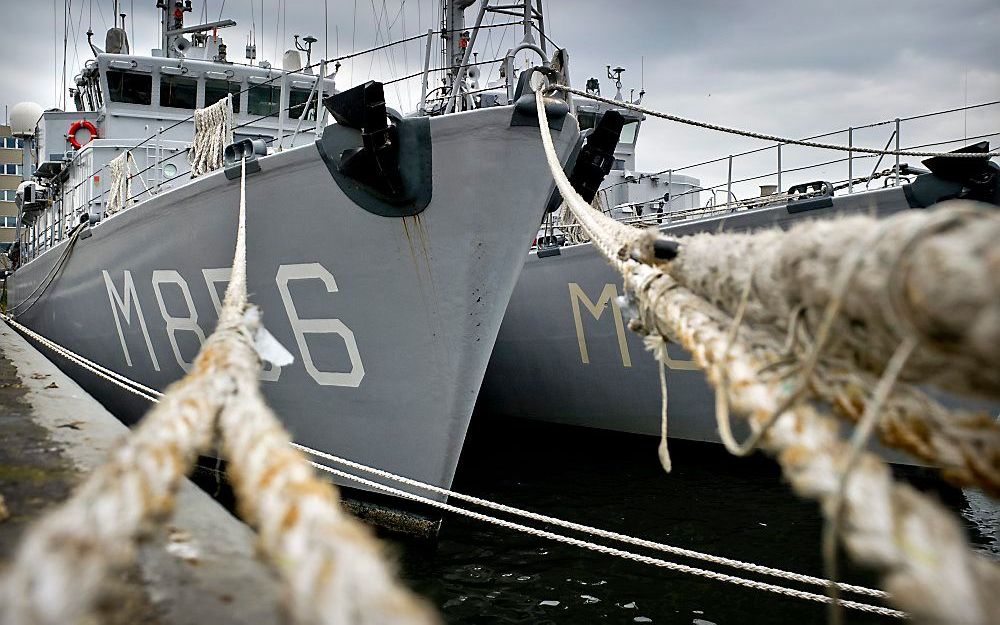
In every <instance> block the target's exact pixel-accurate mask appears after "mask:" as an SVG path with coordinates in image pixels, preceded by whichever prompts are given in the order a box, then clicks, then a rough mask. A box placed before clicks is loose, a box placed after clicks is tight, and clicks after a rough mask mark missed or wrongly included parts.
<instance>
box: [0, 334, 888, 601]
mask: <svg viewBox="0 0 1000 625" xmlns="http://www.w3.org/2000/svg"><path fill="white" fill-rule="evenodd" d="M4 320H5V321H6V322H7V323H9V324H10V325H11V326H12V327H14V328H15V329H16V330H18V331H22V332H24V333H25V334H26V335H28V336H29V337H31V338H33V339H35V340H36V341H38V342H39V343H41V344H42V345H44V346H46V347H48V348H49V349H51V350H52V351H54V352H56V353H57V354H59V355H61V356H63V357H65V358H67V359H68V360H70V361H72V362H74V363H75V364H77V365H79V366H81V367H83V368H85V369H87V370H89V371H90V372H91V373H94V374H95V375H98V376H99V377H101V378H103V379H105V380H107V381H108V382H111V383H112V384H115V385H117V386H119V387H121V388H123V389H126V390H129V391H130V392H133V393H135V394H137V395H139V396H140V397H143V398H144V399H146V400H147V401H150V402H152V403H157V402H159V401H160V397H162V396H163V394H162V393H160V392H159V391H156V390H155V389H151V388H149V387H148V386H145V385H143V384H141V383H139V382H136V381H135V380H132V379H130V378H128V377H126V376H124V375H121V374H119V373H116V372H114V371H111V370H109V369H106V368H105V367H102V366H101V365H98V364H97V363H94V362H92V361H90V360H89V359H87V358H85V357H83V356H80V355H79V354H76V353H75V352H73V351H72V350H70V349H68V348H66V347H64V346H61V345H59V344H58V343H55V342H54V341H52V340H50V339H48V338H46V337H44V336H42V335H40V334H39V333H37V332H35V331H33V330H31V329H30V328H27V327H26V326H24V325H23V324H21V323H20V322H18V321H16V320H14V319H12V318H10V317H9V316H4ZM138 389H146V390H147V391H148V392H142V391H140V390H138ZM291 445H292V447H295V448H297V449H299V450H300V451H303V452H305V453H307V454H310V455H313V456H316V457H319V458H325V459H327V460H330V461H332V462H337V463H340V464H342V465H344V466H349V467H351V468H354V469H356V470H359V471H364V472H367V473H371V474H372V475H376V476H379V477H382V478H385V479H390V480H393V481H395V482H398V483H400V484H405V485H408V486H413V487H416V488H422V489H425V490H428V491H432V492H436V493H439V494H443V495H447V496H449V497H454V498H456V499H460V500H462V501H466V502H469V503H472V504H476V505H480V506H483V507H485V508H490V509H493V510H497V511H501V512H506V513H508V514H512V515H514V516H520V517H523V518H528V519H531V520H534V521H538V522H542V523H549V524H552V525H556V526H559V527H563V528H566V529H570V530H575V531H579V532H581V533H587V534H591V535H594V536H600V537H602V538H607V539H609V540H615V541H618V542H622V543H625V544H630V545H633V546H637V547H643V548H647V549H650V550H655V551H662V552H666V553H671V554H674V555H679V556H684V557H689V558H692V559H698V560H703V561H706V562H711V563H713V564H719V565H723V566H730V567H733V568H737V569H742V570H745V571H748V572H752V573H757V574H760V575H770V576H773V577H779V578H783V579H787V580H789V581H795V582H800V583H803V584H812V585H821V586H826V585H828V584H829V582H828V581H827V580H824V579H822V578H817V577H813V576H809V575H804V574H801V573H795V572H792V571H785V570H782V569H777V568H773V567H767V566H763V565H758V564H754V563H750V562H743V561H741V560H735V559H731V558H725V557H722V556H715V555H712V554H707V553H703V552H698V551H694V550H689V549H684V548H682V547H675V546H672V545H667V544H664V543H659V542H654V541H649V540H645V539H641V538H636V537H632V536H628V535H626V534H620V533H617V532H611V531H608V530H602V529H600V528H596V527H591V526H588V525H583V524H580V523H573V522H571V521H566V520H564V519H559V518H557V517H551V516H548V515H543V514H538V513H535V512H530V511H528V510H523V509H520V508H515V507H513V506H507V505H505V504H501V503H497V502H493V501H489V500H486V499H482V498H479V497H474V496H472V495H466V494H464V493H460V492H457V491H453V490H449V489H445V488H441V487H438V486H433V485H431V484H427V483H424V482H421V481H419V480H414V479H412V478H408V477H404V476H401V475H396V474H394V473H390V472H388V471H384V470H382V469H378V468H375V467H369V466H367V465H364V464H362V463H359V462H355V461H352V460H348V459H346V458H341V457H339V456H335V455H333V454H327V453H325V452H321V451H319V450H315V449H311V448H309V447H306V446H304V445H300V444H298V443H295V442H292V443H291ZM311 464H312V465H313V466H314V467H316V468H317V469H319V470H321V471H325V472H328V473H332V474H337V475H339V474H342V475H343V477H344V478H345V479H350V480H352V481H355V482H358V483H363V484H369V483H370V484H371V485H372V487H373V488H377V489H380V490H383V492H387V493H388V494H392V495H394V496H399V497H403V498H405V499H410V500H412V501H417V502H420V503H425V504H427V505H430V506H433V507H437V508H440V509H442V510H447V511H449V512H453V513H455V514H458V515H461V516H466V517H469V518H473V519H476V520H479V521H482V522H485V523H491V524H494V525H498V526H500V527H504V528H506V529H510V530H514V531H519V532H522V533H526V534H529V535H533V536H537V537H541V538H546V539H549V540H554V541H557V542H561V543H563V544H569V545H573V546H576V547H581V548H583V549H588V550H590V551H596V552H598V553H603V554H605V555H613V556H616V557H621V558H623V559H627V560H632V561H634V562H639V563H642V564H648V565H651V566H657V567H659V568H666V569H669V570H674V571H677V572H681V573H688V574H691V575H695V576H699V577H704V578H708V579H712V580H715V581H722V582H726V583H731V584H735V585H739V586H744V587H747V588H752V589H756V590H762V591H766V592H772V593H776V594H781V595H784V596H787V597H792V598H796V599H803V600H807V601H813V602H818V603H830V602H831V601H832V600H831V599H830V598H829V597H827V596H825V595H819V594H816V593H810V592H806V591H802V590H797V589H794V588H787V587H784V586H779V585H776V584H768V583H766V582H759V581H755V580H750V579H745V578H741V577H738V576H735V575H727V574H724V573H717V572H715V571H709V570H706V569H699V568H697V567H692V566H688V565H684V564H679V563H675V562H670V561H667V560H663V559H659V558H652V557H649V556H644V555H641V554H637V553H632V552H629V551H625V550H622V549H615V548H613V547H607V546H604V545H599V544H596V543H592V542H589V541H585V540H581V539H578V538H572V537H569V536H564V535H561V534H557V533H554V532H548V531H546V530H540V529H537V528H532V527H529V526H526V525H522V524H518V523H514V522H511V521H507V520H504V519H500V518H496V517H492V516H489V515H485V514H481V513H478V512H474V511H471V510H466V509H464V508H461V507H458V506H454V505H451V504H446V503H443V502H439V501H435V500H433V499H430V498H427V497H422V496H420V495H417V494H414V493H409V492H407V491H402V490H399V489H394V488H392V487H391V486H385V485H383V484H379V483H378V482H371V481H370V480H366V479H365V478H363V477H360V476H358V475H354V474H351V473H348V472H345V471H340V470H339V469H334V468H333V467H329V466H327V465H324V464H321V463H317V462H312V463H311ZM386 489H388V490H386ZM838 586H839V587H840V588H841V589H842V590H844V591H847V592H853V593H857V594H861V595H867V596H870V597H875V598H885V597H887V596H888V595H887V593H885V592H884V591H881V590H877V589H873V588H867V587H864V586H857V585H854V584H847V583H842V582H841V583H838ZM842 604H843V605H844V606H845V607H848V608H851V609H857V610H861V611H865V612H870V613H874V614H880V615H883V616H891V617H897V618H905V616H906V614H905V613H904V612H902V611H899V610H894V609H892V608H886V607H882V606H877V605H872V604H866V603H862V602H853V601H843V602H842Z"/></svg>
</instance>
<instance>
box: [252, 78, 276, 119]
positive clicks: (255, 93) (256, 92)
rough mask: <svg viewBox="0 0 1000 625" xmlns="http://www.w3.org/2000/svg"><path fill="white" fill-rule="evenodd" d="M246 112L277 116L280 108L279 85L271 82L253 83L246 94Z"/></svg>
mask: <svg viewBox="0 0 1000 625" xmlns="http://www.w3.org/2000/svg"><path fill="white" fill-rule="evenodd" d="M247 95H248V96H249V97H248V98H247V112H248V113H250V114H251V115H267V116H269V117H277V116H278V111H279V110H280V109H281V87H276V86H274V85H271V84H266V85H254V86H251V87H250V92H249V93H248V94H247Z"/></svg>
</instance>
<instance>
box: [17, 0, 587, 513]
mask: <svg viewBox="0 0 1000 625" xmlns="http://www.w3.org/2000/svg"><path fill="white" fill-rule="evenodd" d="M470 4H471V3H470V2H469V1H468V0H466V1H465V2H445V3H443V9H444V15H445V18H446V24H445V27H444V37H439V36H438V37H432V34H431V33H428V35H427V59H428V65H427V66H425V67H427V68H428V69H425V73H424V77H423V83H424V97H423V98H422V100H421V102H420V104H419V106H418V108H417V111H416V112H415V113H413V114H410V115H407V116H405V117H404V116H401V115H399V114H398V113H396V112H395V111H393V110H392V109H388V108H387V107H386V104H385V99H384V96H383V90H382V85H381V84H379V83H377V82H368V83H365V84H362V85H359V86H357V87H354V88H352V89H349V90H346V91H343V92H341V91H339V90H338V89H337V87H336V82H335V77H334V74H335V71H336V67H337V65H334V63H333V62H331V63H326V62H323V63H321V64H318V70H319V71H318V72H317V67H316V65H317V64H313V63H311V62H310V60H311V59H310V57H309V56H307V61H306V64H305V66H302V60H301V55H300V54H299V53H298V51H296V50H291V51H289V52H287V53H286V54H285V58H284V63H283V68H282V69H277V68H272V67H271V66H270V65H269V64H267V63H266V62H260V63H257V64H256V65H253V64H237V63H233V62H230V61H229V60H228V59H227V52H226V45H225V43H224V42H223V40H222V38H221V37H220V36H219V35H218V31H219V29H222V28H225V27H228V26H231V25H233V24H235V23H234V22H232V21H229V20H226V21H222V22H214V23H209V24H200V25H195V26H185V24H184V23H183V19H184V15H185V13H186V12H187V11H189V10H190V6H191V3H190V2H188V3H186V4H184V3H181V2H162V1H161V2H158V3H157V7H158V9H159V10H161V12H162V24H161V28H162V33H163V36H162V40H161V43H162V45H161V47H160V49H158V50H154V51H153V53H152V54H151V55H149V56H142V55H137V54H132V53H130V51H129V48H128V41H127V37H126V34H125V29H124V28H123V27H122V26H123V24H122V26H119V25H118V24H116V27H115V28H113V29H111V31H110V32H109V33H108V36H107V46H106V49H104V50H100V49H98V48H97V47H96V46H94V45H93V44H91V48H92V49H93V51H94V58H93V59H91V60H89V61H87V62H86V64H85V66H84V67H83V69H82V71H81V72H80V74H79V75H77V76H76V79H75V85H74V87H73V89H72V91H71V92H70V95H71V97H72V101H73V103H74V104H75V110H73V111H62V110H58V109H50V110H48V111H45V112H41V110H40V108H39V107H37V106H36V105H30V104H22V105H19V106H18V107H15V108H16V110H15V111H14V114H13V116H12V123H13V126H14V132H15V133H16V134H17V135H18V136H20V137H23V138H24V144H25V148H24V153H23V154H24V161H25V163H24V164H25V167H24V172H25V173H26V176H25V181H24V182H23V183H22V184H21V187H20V189H19V190H18V192H17V203H18V205H19V207H20V216H19V230H18V234H17V243H16V244H15V245H14V246H13V247H12V249H11V251H10V259H11V261H13V264H14V270H13V273H11V274H10V275H9V276H8V278H7V281H6V286H7V292H6V297H7V304H8V306H7V311H8V312H9V314H10V315H12V316H13V317H14V318H15V319H16V320H17V321H18V322H20V323H22V324H24V325H25V326H27V327H28V328H30V329H32V330H34V331H36V332H38V333H40V334H42V335H43V336H45V337H47V338H49V339H51V340H52V341H55V342H56V343H59V344H61V345H63V346H65V347H67V348H69V349H70V350H72V351H74V352H76V353H78V354H81V355H82V356H84V357H86V358H88V359H90V360H92V361H95V362H96V363H98V364H100V365H102V366H104V367H107V368H108V369H111V370H113V371H117V372H120V373H122V374H124V375H125V376H127V377H129V378H132V379H134V380H137V381H139V382H141V383H143V384H146V385H148V386H151V387H154V388H156V389H163V388H164V387H165V386H166V385H168V384H170V383H171V382H173V381H174V380H177V379H178V378H180V377H181V376H182V375H183V374H184V372H185V371H186V370H188V369H189V368H190V367H191V363H192V361H193V360H194V358H195V355H196V354H197V352H198V349H199V347H200V345H201V344H202V343H203V342H204V340H205V338H206V335H207V334H209V333H210V332H211V330H212V329H213V327H214V324H215V322H216V318H217V314H218V310H219V307H220V297H221V294H222V292H223V291H224V289H225V286H226V282H227V280H228V275H229V272H230V263H231V262H232V254H233V245H234V241H235V235H236V219H237V213H238V203H239V188H240V184H239V183H240V180H239V177H240V176H239V171H240V170H239V167H240V161H241V158H242V156H244V155H245V156H247V157H248V164H247V171H248V175H247V178H246V197H247V229H248V235H247V236H248V254H247V256H248V263H249V264H248V275H249V284H248V291H249V293H250V296H251V301H253V302H255V303H256V304H258V305H260V306H261V308H262V310H263V313H264V323H265V325H266V327H267V328H268V329H269V331H270V332H271V333H272V334H273V335H274V336H275V337H276V338H277V340H278V341H279V342H280V343H281V344H282V345H283V346H285V347H286V348H287V349H288V350H289V351H290V352H291V354H292V356H293V357H294V362H292V363H291V364H286V365H285V366H277V365H274V364H270V363H265V366H264V368H263V370H262V372H261V379H262V381H263V382H262V385H263V391H264V393H265V395H266V397H267V399H268V401H269V402H270V404H271V405H272V406H273V407H274V409H275V411H276V412H277V414H279V415H280V416H281V417H282V418H283V420H284V423H285V425H286V426H287V427H288V428H289V429H290V431H291V432H292V434H293V436H294V438H295V440H296V441H297V442H299V443H301V444H302V445H304V446H306V447H309V448H312V449H315V450H320V451H323V452H327V453H332V454H337V455H340V456H343V457H346V458H349V459H352V460H355V461H358V462H362V463H365V464H368V465H371V466H375V467H379V468H382V469H386V470H388V471H392V472H395V473H399V474H402V475H406V476H409V477H412V478H416V479H419V480H423V481H425V482H428V483H431V484H435V485H437V486H441V487H449V486H450V485H451V482H452V478H453V476H454V472H455V468H456V464H457V462H458V458H459V454H460V452H461V450H462V446H463V442H464V438H465V434H466V428H467V426H468V423H469V419H470V416H471V413H472V410H473V406H474V403H475V401H476V397H477V393H478V391H479V389H480V385H481V382H482V378H483V374H484V372H485V369H486V364H487V361H488V359H489V355H490V350H491V349H492V347H493V344H494V341H495V338H496V335H497V331H498V330H499V327H500V323H501V320H502V318H503V314H504V311H505V309H506V306H507V303H508V300H509V297H510V294H511V292H512V289H513V287H514V284H515V282H516V280H517V276H518V274H519V273H520V271H521V267H522V265H523V259H524V254H525V253H526V252H527V251H528V248H529V243H530V241H531V238H532V234H533V233H534V232H535V230H536V229H537V227H538V223H539V221H540V219H541V216H542V213H543V206H544V205H545V203H546V200H547V199H548V198H549V196H550V195H551V194H552V192H553V189H554V184H553V181H552V178H551V175H550V174H549V173H548V170H547V167H546V163H545V156H544V154H543V150H542V146H541V143H540V141H539V136H538V120H537V118H536V116H535V113H534V106H535V105H534V95H533V91H532V86H531V79H532V78H533V76H534V75H535V74H536V73H539V74H541V73H547V74H552V73H553V72H554V71H555V70H551V69H548V66H549V61H548V60H547V59H546V58H545V57H546V53H547V52H549V51H547V50H545V47H544V46H545V44H544V38H543V42H542V43H541V44H537V45H536V44H535V43H534V40H533V39H532V38H531V32H532V29H540V28H542V25H541V15H540V12H538V13H537V14H536V13H532V12H530V11H527V10H525V11H524V12H523V17H524V29H525V30H524V32H525V42H524V43H522V45H521V46H519V47H518V48H515V49H512V50H510V51H508V53H507V55H506V56H505V57H503V58H501V59H500V63H502V64H504V66H505V67H506V68H507V71H506V72H505V73H504V75H505V76H506V77H509V78H508V79H507V80H506V81H505V84H504V87H503V91H502V94H503V97H502V98H500V97H497V98H491V99H482V98H479V97H476V96H475V94H473V93H470V92H472V91H474V89H473V88H472V87H473V86H474V85H473V83H472V82H471V81H470V80H468V79H467V77H466V74H467V71H466V70H467V69H468V67H469V65H470V59H471V58H472V57H471V53H472V50H473V49H474V44H475V39H476V33H477V32H478V29H479V25H480V24H481V22H482V15H480V16H479V19H478V20H477V22H476V27H475V28H473V29H468V30H467V29H466V26H465V16H464V11H465V8H466V7H468V6H469V5H470ZM484 4H485V3H484ZM508 4H509V3H508ZM526 6H530V3H526ZM507 8H508V9H509V7H507ZM122 22H124V18H122ZM435 34H437V35H440V34H441V33H440V32H438V33H435ZM88 40H89V36H88ZM310 40H311V41H310ZM304 41H305V42H306V45H305V46H303V45H298V46H297V47H298V48H299V49H300V50H302V51H303V52H306V54H307V55H309V54H310V53H311V44H312V42H313V41H315V40H314V39H312V38H307V39H306V40H304ZM439 43H440V45H441V46H442V49H443V52H442V66H443V67H444V70H445V71H444V73H443V76H444V78H443V79H441V80H439V79H437V78H435V79H434V83H437V84H439V85H441V86H439V87H437V88H436V89H434V90H431V91H430V92H428V90H427V85H428V83H431V81H430V80H429V79H428V73H429V72H433V70H432V69H429V59H430V57H431V49H432V47H434V46H437V45H439ZM249 53H250V49H249V46H248V57H249V58H251V60H252V58H253V57H252V56H251V55H250V54H249ZM519 53H521V55H522V57H523V55H524V54H526V53H527V54H535V56H536V57H538V58H537V63H538V65H537V69H525V70H523V71H517V69H516V68H515V67H514V58H515V56H516V55H517V54H519ZM557 54H558V53H557ZM338 65H339V64H338ZM563 67H565V65H564V64H563ZM468 73H469V74H472V75H473V76H474V75H475V72H468ZM441 75H442V74H434V76H441ZM535 79H536V80H540V79H538V78H537V77H535ZM554 79H561V78H558V77H556V78H554ZM434 83H431V84H434ZM227 96H231V97H232V105H233V110H234V128H235V140H236V143H235V144H234V145H233V146H231V147H230V148H228V149H227V156H226V161H225V164H224V166H223V168H221V169H219V170H216V171H214V172H211V173H209V174H207V175H203V176H199V177H194V178H193V177H191V176H190V175H189V164H188V160H187V158H186V153H187V149H188V147H189V146H190V145H191V142H192V137H193V132H194V127H193V121H192V113H193V111H194V109H196V108H201V107H205V106H207V105H210V104H212V103H214V102H216V101H218V100H220V99H222V98H226V97H227ZM316 103H322V105H323V106H317V105H316ZM547 108H548V109H549V119H550V125H551V126H552V128H553V131H554V133H555V141H556V147H557V150H558V151H559V153H560V154H561V155H562V158H563V159H564V160H568V159H569V158H570V156H571V154H573V153H574V152H575V151H577V150H578V149H579V145H578V143H579V139H580V133H579V128H578V124H577V122H576V119H575V117H574V116H573V115H571V114H569V106H568V104H567V102H565V101H562V100H559V99H556V98H552V99H550V101H549V106H548V107H547ZM328 112H329V114H330V115H331V116H332V117H333V119H334V120H335V122H336V123H330V124H327V123H325V122H326V116H327V113H328ZM123 150H128V151H130V152H131V154H132V157H133V159H134V160H133V162H131V163H130V165H129V167H130V168H131V169H130V172H129V176H130V178H131V180H132V187H133V188H132V191H133V192H134V193H135V197H134V198H133V201H132V202H131V203H130V205H129V206H128V207H127V208H125V209H124V210H121V211H120V212H116V213H115V214H113V215H105V211H106V209H107V205H108V188H109V186H110V185H111V184H114V183H115V181H114V180H111V175H110V172H109V168H108V163H109V161H111V160H112V159H113V158H114V157H116V156H117V155H119V154H121V153H122V151H123ZM501 170H502V171H503V175H502V176H498V175H497V172H498V171H501ZM56 362H57V364H58V365H59V366H61V367H64V368H65V370H66V372H67V373H68V374H69V375H71V376H72V377H73V378H75V379H76V380H78V381H79V382H80V383H81V385H82V386H83V387H84V388H85V389H86V390H88V391H89V392H91V393H93V394H94V395H95V396H96V397H97V398H98V399H99V400H100V401H101V402H102V403H104V404H105V405H106V406H107V407H108V408H109V409H111V411H112V412H114V413H115V414H116V415H118V416H119V417H120V418H122V419H123V420H125V421H126V422H134V421H135V420H136V419H138V418H139V417H140V416H141V415H142V414H143V413H144V412H145V411H146V410H147V409H148V408H149V405H148V404H147V403H146V402H145V400H143V399H140V398H138V397H136V396H134V395H132V394H129V393H127V392H125V391H123V390H122V389H120V388H118V387H116V386H114V385H112V384H110V383H109V382H107V381H105V380H104V379H100V378H98V377H95V376H93V375H90V374H88V373H85V372H83V371H82V370H81V369H80V368H78V367H76V366H75V365H73V364H71V363H69V362H67V361H65V360H61V359H59V358H58V357H56ZM421 494H424V493H421Z"/></svg>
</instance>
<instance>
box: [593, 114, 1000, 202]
mask: <svg viewBox="0 0 1000 625" xmlns="http://www.w3.org/2000/svg"><path fill="white" fill-rule="evenodd" d="M998 104H1000V100H992V101H989V102H980V103H978V104H970V105H968V106H962V107H958V108H951V109H944V110H940V111H933V112H930V113H920V114H918V115H911V116H909V117H900V118H899V121H900V122H906V121H912V120H916V119H924V118H928V117H935V116H937V115H946V114H949V113H959V112H962V111H969V110H972V109H977V108H982V107H986V106H995V105H998ZM894 123H896V119H895V118H894V119H890V120H884V121H878V122H872V123H869V124H864V125H862V126H849V127H847V128H842V129H839V130H831V131H829V132H824V133H821V134H817V135H811V136H808V137H803V138H802V139H800V141H811V140H813V139H822V138H825V137H830V136H833V135H837V134H840V133H843V132H850V131H851V130H863V129H867V128H877V127H879V126H887V125H889V124H894ZM988 136H989V135H988ZM969 139H970V140H971V139H973V137H970V138H969ZM945 143H953V142H952V141H948V142H945ZM776 145H777V144H776ZM776 145H766V146H763V147H759V148H754V149H752V150H747V151H745V152H739V153H736V154H733V155H732V156H733V158H736V157H740V156H748V155H750V154H757V153H759V152H766V151H767V150H772V149H774V148H775V147H776ZM932 145H935V144H928V145H922V146H913V147H912V148H907V149H917V148H921V147H931V146H932ZM728 158H729V156H728V155H727V156H721V157H719V158H714V159H710V160H707V161H701V162H698V163H691V164H689V165H684V166H682V167H670V168H667V169H663V170H661V171H656V172H647V173H642V174H639V175H637V176H636V177H635V181H639V180H642V179H643V178H652V177H654V176H661V175H663V174H665V173H667V172H673V173H677V172H681V171H685V170H688V169H694V168H695V167H701V166H704V165H711V164H714V163H721V162H723V161H725V160H727V159H728ZM854 158H861V156H856V157H854ZM622 184H625V181H621V182H616V183H614V184H610V185H608V186H606V187H602V188H603V189H611V188H614V187H616V186H620V185H622Z"/></svg>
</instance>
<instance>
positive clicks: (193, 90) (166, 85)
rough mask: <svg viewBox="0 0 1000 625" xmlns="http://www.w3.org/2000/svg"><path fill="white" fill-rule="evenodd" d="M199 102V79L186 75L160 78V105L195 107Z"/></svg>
mask: <svg viewBox="0 0 1000 625" xmlns="http://www.w3.org/2000/svg"><path fill="white" fill-rule="evenodd" d="M197 103H198V80H197V79H196V78H188V77H186V76H163V77H161V78H160V106H171V107H173V108H178V109H193V108H195V106H197Z"/></svg>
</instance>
